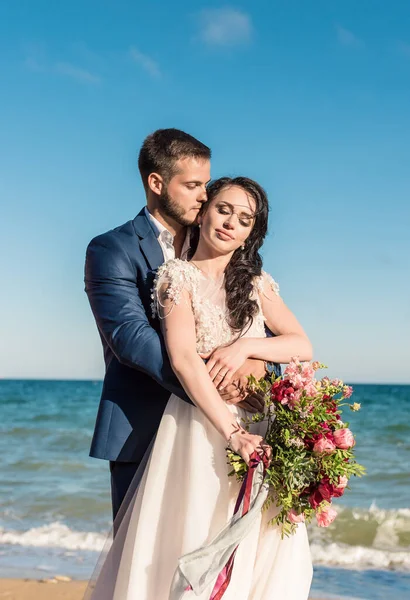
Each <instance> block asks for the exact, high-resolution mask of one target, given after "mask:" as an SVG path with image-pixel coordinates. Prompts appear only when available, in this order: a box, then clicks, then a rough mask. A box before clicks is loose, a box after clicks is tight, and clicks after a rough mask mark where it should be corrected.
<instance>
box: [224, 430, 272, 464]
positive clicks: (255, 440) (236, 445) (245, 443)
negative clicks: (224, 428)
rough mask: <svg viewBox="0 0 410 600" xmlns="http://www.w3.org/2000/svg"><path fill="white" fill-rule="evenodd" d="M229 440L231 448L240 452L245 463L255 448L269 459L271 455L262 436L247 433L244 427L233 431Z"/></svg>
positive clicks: (269, 448)
mask: <svg viewBox="0 0 410 600" xmlns="http://www.w3.org/2000/svg"><path fill="white" fill-rule="evenodd" d="M229 441H230V447H231V448H232V450H234V451H235V452H236V453H237V454H240V456H242V458H243V460H244V461H245V462H246V464H247V465H248V464H249V459H250V457H251V456H252V454H253V453H254V452H255V450H256V452H257V453H258V454H260V455H261V456H262V455H263V454H266V455H267V456H268V458H269V459H270V457H271V453H272V449H271V447H270V446H269V445H268V444H266V443H265V442H264V440H263V437H262V436H260V435H254V434H253V433H249V432H248V431H246V430H245V429H242V428H240V429H238V431H235V432H234V433H233V434H232V435H231V437H230V440H229Z"/></svg>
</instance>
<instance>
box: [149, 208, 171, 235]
mask: <svg viewBox="0 0 410 600" xmlns="http://www.w3.org/2000/svg"><path fill="white" fill-rule="evenodd" d="M144 210H145V215H146V217H147V219H148V220H149V222H150V223H151V227H152V229H153V230H154V232H155V235H156V236H157V238H159V237H161V238H162V237H164V236H163V235H162V234H163V233H164V232H166V233H167V234H168V235H170V236H171V238H172V240H173V239H174V236H173V235H172V233H171V232H170V231H168V229H167V228H166V227H165V225H163V224H162V223H160V222H159V221H158V219H156V218H155V217H154V216H153V215H152V214H151V213H150V212H149V210H148V208H147V207H146V206H145V208H144ZM167 237H168V236H167Z"/></svg>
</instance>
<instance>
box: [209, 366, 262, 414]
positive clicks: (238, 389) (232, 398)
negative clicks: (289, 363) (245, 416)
mask: <svg viewBox="0 0 410 600" xmlns="http://www.w3.org/2000/svg"><path fill="white" fill-rule="evenodd" d="M250 375H253V376H254V377H255V379H261V378H262V377H264V376H265V375H266V369H265V363H264V361H263V360H258V359H255V358H248V359H247V360H246V361H245V362H244V364H243V365H242V367H241V368H240V369H238V370H237V371H236V373H235V375H234V377H233V383H232V384H230V385H228V386H227V387H226V388H225V389H224V390H222V391H221V392H220V395H221V398H222V400H224V401H225V402H227V403H228V404H236V405H237V406H239V407H240V408H244V409H245V410H247V411H248V412H252V413H256V412H260V411H262V410H263V408H264V406H265V402H264V398H263V396H262V395H260V394H255V393H252V392H251V393H250V392H249V390H248V377H249V376H250Z"/></svg>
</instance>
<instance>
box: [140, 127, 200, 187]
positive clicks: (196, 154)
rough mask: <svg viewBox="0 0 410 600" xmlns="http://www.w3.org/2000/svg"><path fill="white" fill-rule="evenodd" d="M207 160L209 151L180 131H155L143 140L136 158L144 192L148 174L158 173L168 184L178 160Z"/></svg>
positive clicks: (190, 136) (175, 170)
mask: <svg viewBox="0 0 410 600" xmlns="http://www.w3.org/2000/svg"><path fill="white" fill-rule="evenodd" d="M188 157H189V158H199V159H203V160H209V159H210V158H211V150H210V149H209V148H208V146H205V144H203V143H202V142H200V141H199V140H197V139H196V138H194V137H193V136H192V135H189V133H185V132H184V131H181V130H180V129H157V131H154V133H151V134H150V135H149V136H148V137H147V138H145V140H144V143H143V144H142V146H141V150H140V153H139V156H138V168H139V171H140V173H141V178H142V183H143V184H144V188H145V191H146V190H147V188H148V176H149V175H150V173H159V174H160V175H161V176H162V177H163V178H164V180H165V181H166V182H168V181H169V180H170V179H171V178H172V177H173V176H174V175H175V173H176V172H177V169H176V162H177V160H179V159H180V158H188Z"/></svg>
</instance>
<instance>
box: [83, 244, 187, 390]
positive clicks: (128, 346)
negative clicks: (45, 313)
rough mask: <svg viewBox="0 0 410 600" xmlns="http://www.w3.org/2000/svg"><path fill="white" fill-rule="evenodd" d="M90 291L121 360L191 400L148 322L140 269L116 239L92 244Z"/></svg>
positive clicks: (87, 264)
mask: <svg viewBox="0 0 410 600" xmlns="http://www.w3.org/2000/svg"><path fill="white" fill-rule="evenodd" d="M85 291H86V293H87V296H88V299H89V302H90V305H91V310H92V312H93V314H94V318H95V320H96V323H97V326H98V329H99V331H100V332H101V334H102V336H103V337H104V339H105V340H106V342H107V344H108V345H109V347H110V348H111V350H112V352H113V353H114V355H115V356H116V357H117V359H118V360H119V362H120V363H122V364H124V365H127V366H128V367H131V368H133V369H138V370H139V371H142V372H143V373H146V374H147V375H149V376H150V377H152V378H153V379H155V380H156V381H157V382H158V383H159V384H160V385H161V386H162V387H164V388H165V389H167V390H168V391H170V392H171V393H174V394H176V395H177V396H178V397H180V398H182V399H183V400H185V401H187V402H190V400H189V398H188V396H187V395H186V393H185V392H184V390H183V388H182V386H181V385H180V383H179V381H178V379H177V377H176V375H175V374H174V372H173V370H172V368H171V364H170V362H169V359H168V355H167V352H166V349H165V344H164V341H163V339H162V337H161V336H160V335H159V334H158V333H157V332H156V331H155V329H154V328H153V327H151V325H150V323H149V321H148V317H147V315H146V312H145V309H144V306H143V304H142V301H141V298H140V296H139V290H138V286H137V285H136V280H135V267H133V265H132V263H131V261H130V259H129V256H128V254H127V253H126V252H125V251H124V249H123V248H122V247H121V245H120V244H119V243H118V241H117V240H116V239H115V238H114V237H109V236H108V235H104V236H100V237H97V238H95V239H94V240H92V241H91V242H90V244H89V246H88V248H87V254H86V262H85Z"/></svg>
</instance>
